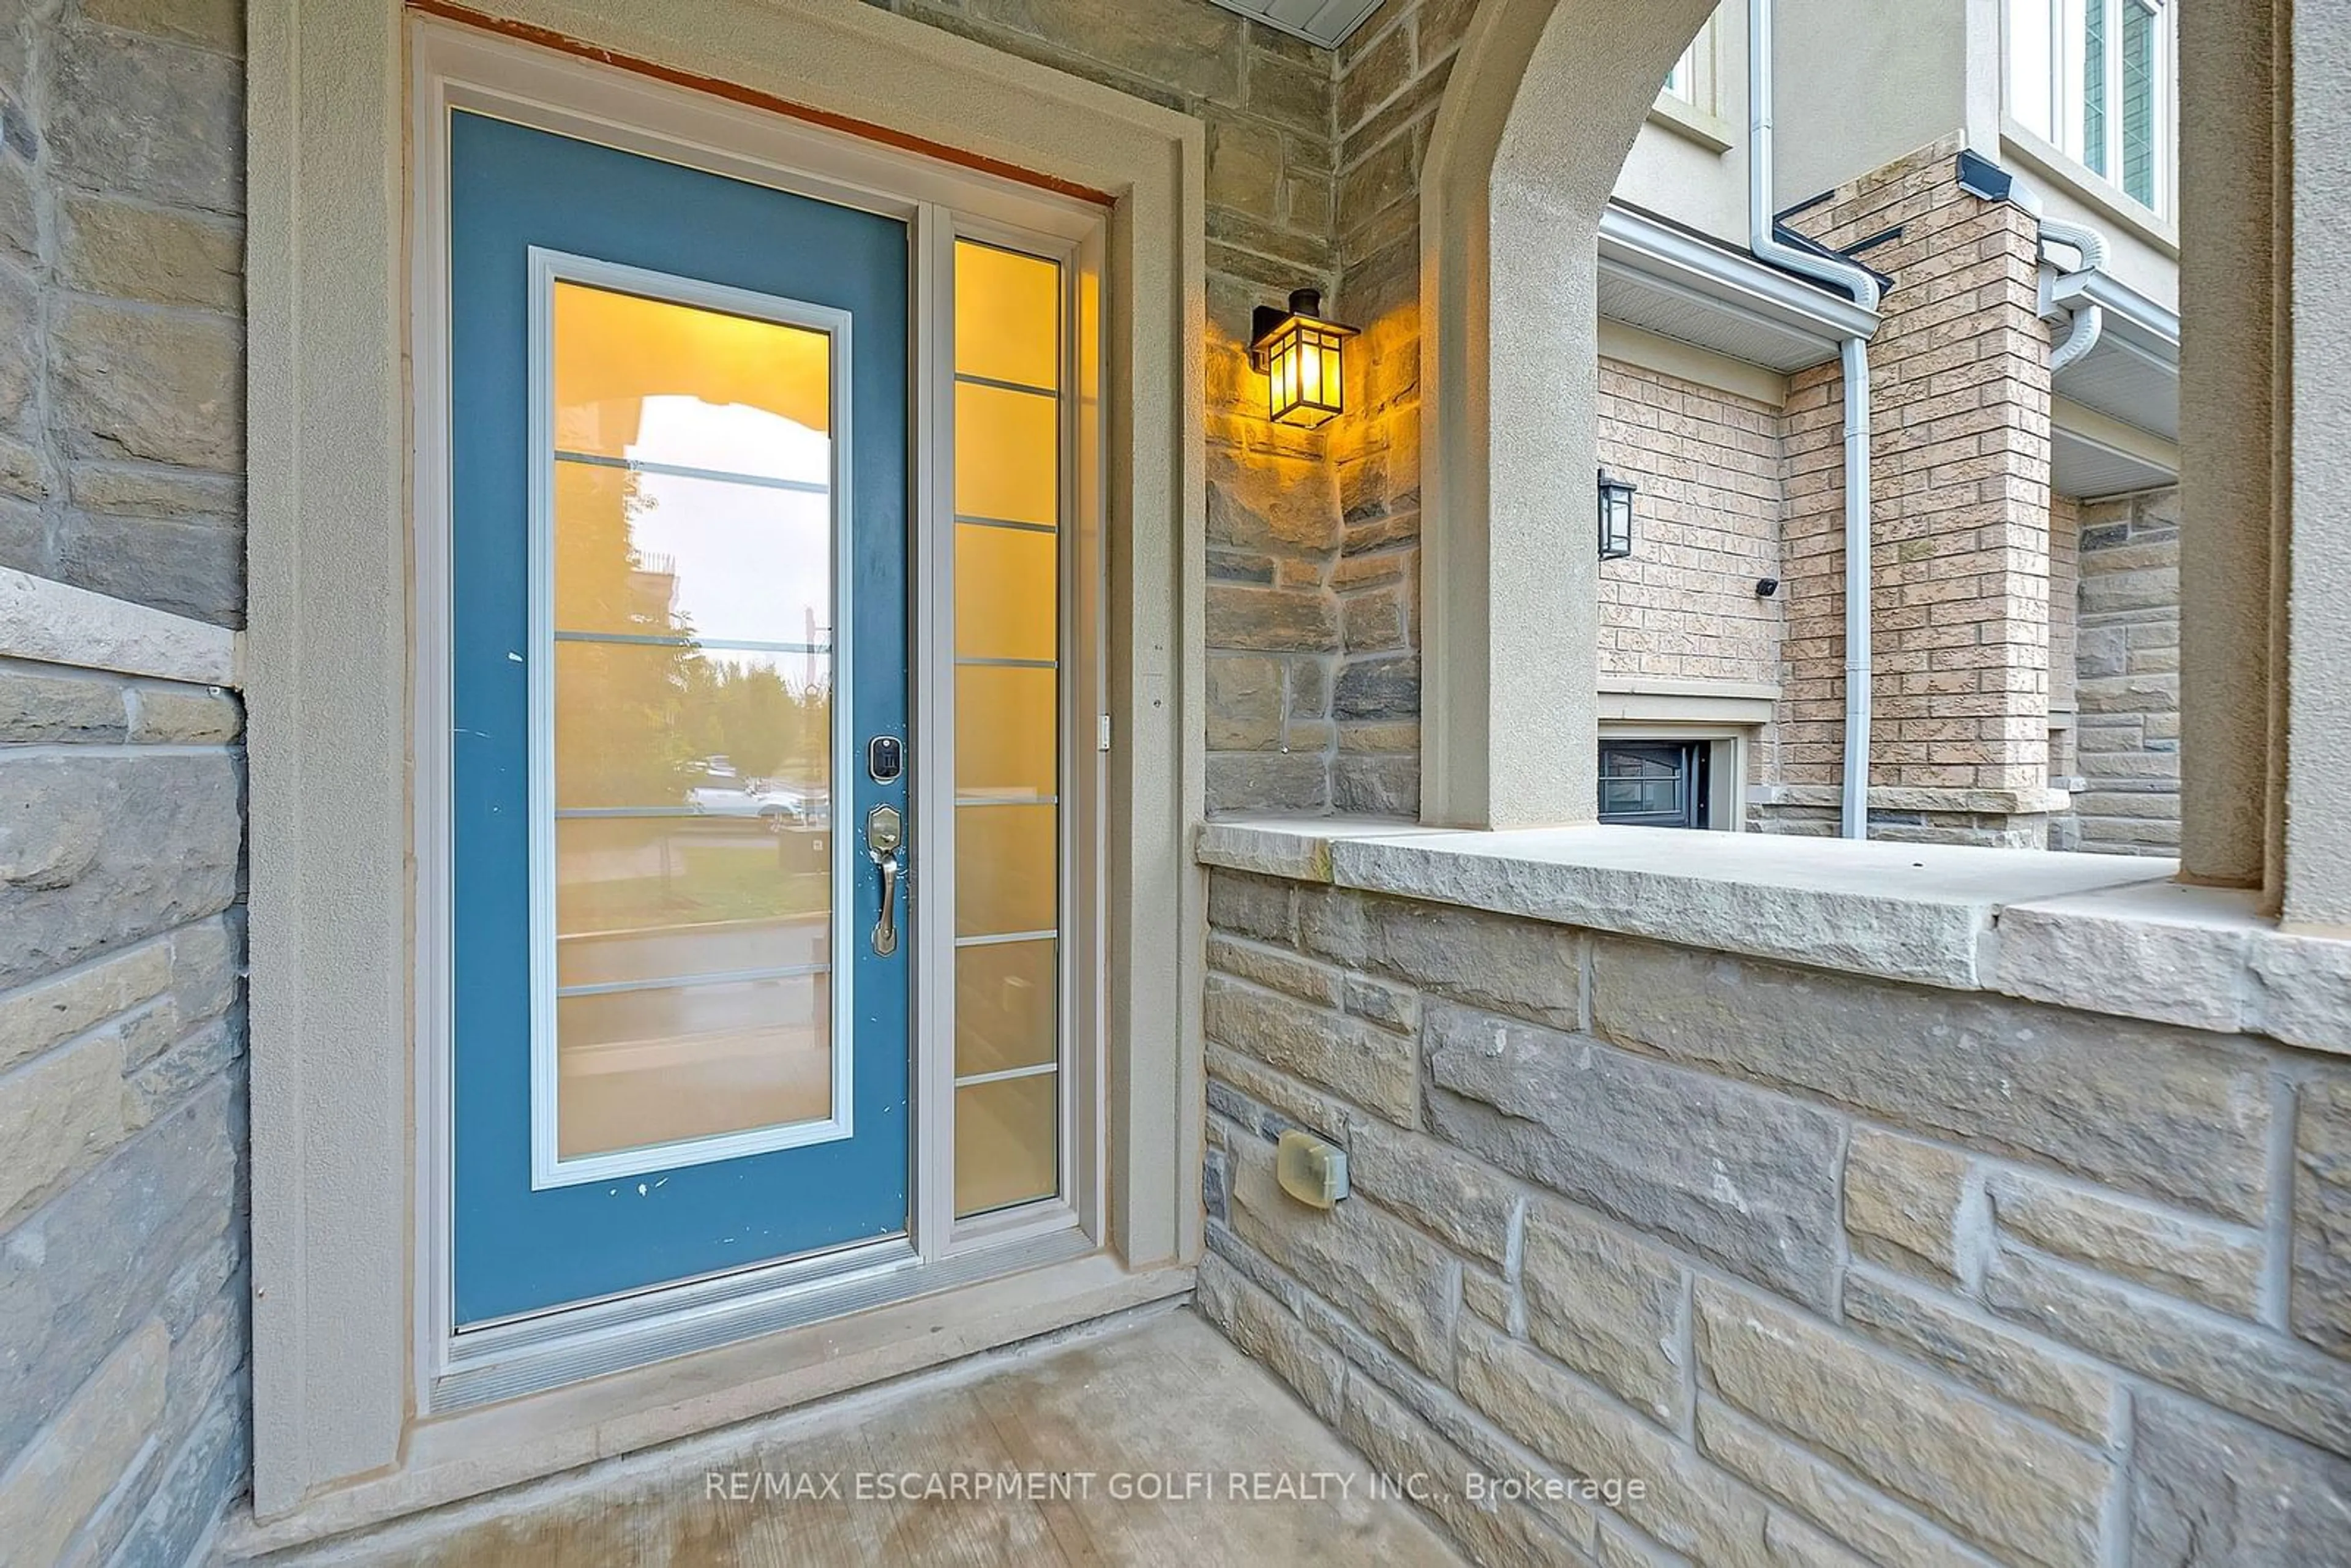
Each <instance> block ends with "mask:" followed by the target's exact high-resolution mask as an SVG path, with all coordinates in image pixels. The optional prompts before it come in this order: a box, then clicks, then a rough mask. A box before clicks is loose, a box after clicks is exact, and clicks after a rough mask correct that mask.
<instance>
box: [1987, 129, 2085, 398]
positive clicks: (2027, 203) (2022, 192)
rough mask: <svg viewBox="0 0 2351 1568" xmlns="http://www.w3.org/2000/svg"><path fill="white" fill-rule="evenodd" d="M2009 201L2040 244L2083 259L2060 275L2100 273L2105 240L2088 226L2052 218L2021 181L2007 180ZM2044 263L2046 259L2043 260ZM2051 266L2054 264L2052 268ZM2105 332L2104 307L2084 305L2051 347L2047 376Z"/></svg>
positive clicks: (2011, 178) (2035, 192)
mask: <svg viewBox="0 0 2351 1568" xmlns="http://www.w3.org/2000/svg"><path fill="white" fill-rule="evenodd" d="M2008 199H2009V200H2010V201H2011V202H2012V203H2014V204H2016V206H2017V208H2018V209H2019V210H2020V211H2022V213H2023V214H2024V215H2025V216H2026V217H2029V218H2031V219H2032V222H2033V224H2034V225H2035V226H2036V227H2037V228H2038V229H2039V230H2040V234H2041V243H2042V245H2043V246H2044V247H2045V246H2049V245H2051V244H2056V245H2063V246H2072V247H2073V248H2074V249H2075V250H2077V251H2079V252H2080V253H2081V255H2082V265H2081V266H2079V267H2067V268H2064V269H2062V273H2061V275H2062V276H2064V277H2074V276H2077V275H2078V274H2081V273H2085V272H2103V271H2105V267H2106V236H2105V235H2102V234H2100V233H2099V232H2098V231H2097V230H2095V229H2094V228H2092V227H2090V225H2087V224H2077V223H2071V222H2068V221H2067V220H2066V219H2064V218H2053V217H2051V216H2050V215H2049V212H2048V209H2047V208H2046V207H2045V206H2044V205H2043V203H2042V200H2041V193H2040V192H2038V191H2036V190H2034V189H2033V188H2032V186H2031V185H2028V184H2026V183H2024V182H2023V181H2022V180H2020V179H2017V178H2015V177H2014V176H2013V175H2011V177H2010V183H2009V187H2008ZM2044 259H2045V256H2044ZM2051 265H2052V266H2054V265H2055V264H2054V263H2052V264H2051ZM2105 329H2106V312H2105V307H2103V306H2100V305H2097V304H2095V303H2092V302H2089V301H2085V302H2084V303H2083V305H2082V308H2080V309H2078V310H2076V311H2074V313H2073V318H2072V320H2071V322H2070V324H2069V325H2068V326H2067V328H2066V330H2065V336H2064V338H2062V339H2060V340H2058V341H2057V342H2056V343H2054V344H2053V345H2052V346H2051V348H2050V350H2049V373H2050V374H2051V375H2052V376H2054V375H2055V374H2056V373H2057V372H2058V371H2062V370H2064V368H2065V367H2066V366H2068V365H2070V364H2072V363H2073V362H2074V361H2076V360H2078V359H2080V358H2081V357H2082V356H2083V355H2085V354H2086V353H2088V352H2089V351H2090V350H2092V349H2095V348H2096V347H2097V346H2098V336H2099V334H2100V333H2102V332H2104V331H2105Z"/></svg>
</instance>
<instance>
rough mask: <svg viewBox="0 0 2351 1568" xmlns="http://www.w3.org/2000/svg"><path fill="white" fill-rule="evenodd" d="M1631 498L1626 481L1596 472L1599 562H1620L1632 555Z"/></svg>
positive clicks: (1630, 486)
mask: <svg viewBox="0 0 2351 1568" xmlns="http://www.w3.org/2000/svg"><path fill="white" fill-rule="evenodd" d="M1633 496H1634V485H1633V482H1632V481H1631V480H1630V479H1612V478H1610V477H1609V476H1608V470H1607V469H1605V468H1603V469H1602V470H1601V471H1600V559H1602V560H1623V559H1625V557H1626V556H1628V555H1631V554H1632V553H1633Z"/></svg>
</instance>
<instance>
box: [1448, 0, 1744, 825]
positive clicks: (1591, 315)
mask: <svg viewBox="0 0 2351 1568" xmlns="http://www.w3.org/2000/svg"><path fill="white" fill-rule="evenodd" d="M1710 8H1711V7H1710V6H1709V5H1708V3H1707V0H1673V3H1672V4H1671V5H1656V6H1651V7H1645V8H1639V9H1635V10H1627V9H1625V8H1624V7H1621V6H1615V5H1611V4H1609V3H1608V0H1492V3H1490V4H1489V5H1485V6H1484V7H1483V8H1481V9H1480V11H1479V15H1478V19H1477V21H1476V22H1474V23H1473V24H1472V25H1471V27H1470V31H1469V34H1468V37H1466V38H1465V39H1464V41H1463V43H1462V46H1461V50H1460V53H1459V55H1458V57H1456V60H1455V63H1454V66H1453V70H1452V74H1451V76H1450V78H1449V79H1448V82H1447V87H1446V93H1445V103H1444V106H1443V108H1442V109H1441V110H1439V111H1438V114H1437V123H1436V127H1435V130H1434V131H1433V132H1432V134H1431V137H1430V142H1429V149H1428V153H1427V157H1426V162H1425V163H1424V166H1423V168H1422V172H1421V209H1420V224H1421V323H1422V331H1423V334H1424V340H1423V348H1422V365H1421V372H1422V377H1423V382H1424V386H1423V396H1422V404H1421V406H1422V411H1423V421H1422V446H1423V463H1424V465H1425V467H1424V472H1423V474H1422V507H1423V518H1424V524H1423V527H1424V541H1423V548H1424V552H1425V553H1424V556H1423V560H1422V571H1423V574H1424V575H1423V579H1422V615H1423V622H1424V624H1423V632H1422V637H1423V654H1424V664H1423V674H1422V691H1423V696H1422V714H1421V789H1420V794H1421V815H1422V818H1423V820H1424V821H1428V822H1431V823H1434V824H1441V825H1444V826H1447V827H1469V828H1523V827H1542V826H1562V825H1570V824H1576V823H1584V822H1590V821H1593V819H1594V818H1595V816H1596V815H1597V814H1598V804H1599V787H1598V771H1599V755H1598V751H1599V736H1600V710H1599V698H1598V692H1597V688H1598V685H1599V679H1600V674H1599V631H1600V611H1599V602H1598V577H1599V559H1598V558H1599V550H1598V546H1597V538H1596V529H1595V524H1594V513H1593V504H1594V490H1593V482H1594V476H1595V470H1594V464H1595V461H1596V458H1595V453H1596V429H1597V404H1598V402H1599V333H1598V326H1597V319H1598V312H1597V294H1598V283H1597V267H1598V260H1597V255H1596V250H1595V246H1596V242H1597V238H1598V235H1599V227H1600V214H1601V209H1602V208H1603V207H1604V205H1605V204H1606V203H1607V200H1608V193H1609V192H1610V190H1611V189H1612V188H1613V187H1614V184H1615V183H1616V176H1617V173H1618V172H1619V171H1620V170H1621V169H1622V168H1623V167H1624V162H1625V153H1626V152H1628V151H1629V150H1630V149H1631V147H1632V144H1633V138H1634V136H1635V134H1636V133H1637V132H1638V131H1639V130H1640V127H1641V124H1642V121H1643V120H1644V118H1645V117H1646V115H1647V113H1648V109H1649V105H1650V103H1651V101H1652V100H1653V99H1655V97H1656V89H1655V87H1654V86H1653V85H1651V84H1654V83H1656V82H1657V81H1659V80H1662V79H1663V78H1664V76H1665V72H1666V68H1667V66H1669V65H1670V64H1672V62H1673V60H1674V58H1675V57H1676V56H1677V55H1679V54H1680V53H1681V51H1682V49H1683V47H1685V46H1687V44H1688V42H1689V40H1690V38H1691V37H1692V36H1693V35H1695V34H1696V33H1697V31H1698V26H1699V25H1700V24H1701V23H1702V22H1704V21H1705V19H1706V16H1707V13H1708V10H1709V9H1710Z"/></svg>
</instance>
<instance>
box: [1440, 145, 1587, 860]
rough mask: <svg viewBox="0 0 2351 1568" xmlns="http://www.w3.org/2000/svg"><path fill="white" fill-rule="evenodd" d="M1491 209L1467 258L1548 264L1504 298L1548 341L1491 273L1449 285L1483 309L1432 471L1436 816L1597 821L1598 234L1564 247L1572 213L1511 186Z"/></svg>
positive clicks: (1445, 355) (1463, 326)
mask: <svg viewBox="0 0 2351 1568" xmlns="http://www.w3.org/2000/svg"><path fill="white" fill-rule="evenodd" d="M1486 215H1487V219H1488V222H1489V225H1490V226H1489V230H1488V234H1487V236H1486V237H1487V240H1488V242H1489V245H1488V247H1486V248H1487V255H1486V256H1464V257H1462V258H1461V259H1462V260H1463V261H1464V262H1466V263H1467V264H1468V267H1473V268H1478V269H1479V271H1480V272H1481V273H1482V269H1483V267H1484V265H1485V264H1486V263H1487V261H1488V259H1489V257H1492V256H1503V257H1514V258H1523V257H1527V256H1545V255H1547V256H1548V257H1549V259H1548V262H1547V264H1546V265H1544V266H1542V267H1539V268H1531V267H1527V266H1526V265H1525V263H1524V262H1523V261H1522V260H1513V261H1511V262H1510V263H1509V264H1508V265H1510V267H1512V270H1513V272H1514V273H1516V274H1524V273H1527V272H1531V271H1532V272H1539V273H1540V277H1523V276H1519V277H1512V278H1511V279H1510V280H1509V282H1508V283H1507V284H1506V285H1505V286H1504V287H1503V289H1502V290H1501V292H1502V294H1503V295H1504V296H1506V297H1507V298H1510V300H1511V301H1512V305H1513V309H1514V311H1515V309H1516V308H1517V307H1519V306H1520V305H1529V304H1532V303H1534V301H1535V300H1536V299H1538V298H1539V299H1540V300H1541V314H1540V315H1539V316H1538V317H1536V318H1535V319H1540V320H1541V321H1542V322H1543V323H1544V325H1545V329H1544V330H1542V331H1540V332H1528V331H1523V330H1511V329H1510V328H1509V326H1508V325H1507V324H1506V323H1500V322H1496V321H1494V320H1492V319H1490V317H1489V311H1490V310H1491V309H1492V308H1493V303H1494V299H1495V297H1496V291H1495V289H1494V288H1493V287H1492V280H1491V279H1490V278H1489V277H1483V276H1475V277H1461V276H1460V275H1459V274H1458V273H1456V274H1453V275H1452V277H1449V278H1448V281H1449V282H1457V283H1458V284H1459V286H1460V287H1462V288H1463V289H1464V291H1465V292H1468V293H1471V294H1474V295H1475V296H1477V297H1478V298H1474V299H1473V300H1470V301H1468V302H1465V304H1464V305H1463V306H1462V307H1460V308H1456V309H1455V310H1453V311H1451V312H1448V320H1449V321H1450V322H1451V323H1453V324H1454V325H1453V329H1451V330H1448V331H1445V332H1443V333H1441V334H1433V336H1436V337H1437V342H1436V343H1435V345H1434V346H1435V348H1436V350H1437V359H1436V371H1437V381H1438V384H1439V385H1440V386H1441V387H1442V388H1443V389H1444V392H1445V393H1447V394H1451V395H1440V397H1439V398H1437V399H1436V400H1432V402H1431V404H1430V406H1431V407H1432V408H1433V409H1434V410H1436V411H1437V412H1436V419H1437V421H1438V422H1441V423H1443V424H1444V425H1446V426H1448V427H1449V428H1447V429H1445V430H1444V432H1443V434H1440V435H1439V436H1438V438H1437V440H1436V441H1434V442H1430V443H1427V447H1428V450H1429V454H1430V457H1431V459H1432V465H1433V468H1434V471H1433V472H1432V473H1431V474H1429V475H1427V476H1425V477H1424V481H1423V483H1424V485H1425V486H1430V487H1432V488H1434V489H1435V491H1436V493H1437V497H1436V500H1435V503H1434V505H1433V507H1432V508H1431V510H1432V514H1433V517H1434V518H1435V522H1434V527H1435V528H1442V529H1443V530H1444V533H1443V537H1442V539H1441V541H1432V546H1431V548H1430V549H1429V552H1428V556H1427V564H1426V571H1427V576H1426V580H1425V588H1426V603H1425V605H1424V611H1423V612H1424V615H1425V617H1426V623H1425V624H1426V639H1427V650H1426V656H1427V664H1426V671H1427V675H1426V682H1427V688H1426V689H1427V695H1426V699H1425V702H1424V705H1423V706H1424V713H1423V716H1422V721H1421V722H1422V728H1421V733H1422V737H1423V741H1422V744H1423V751H1422V758H1421V812H1422V816H1423V819H1424V820H1425V821H1429V822H1432V823H1438V824H1442V825H1445V826H1447V827H1468V828H1520V827H1537V826H1559V825H1565V824H1571V823H1578V822H1589V821H1593V819H1594V817H1595V815H1596V812H1597V806H1598V796H1599V787H1598V777H1597V776H1598V766H1599V759H1598V747H1599V736H1600V708H1599V682H1600V666H1599V646H1600V605H1599V587H1598V578H1599V551H1598V545H1597V535H1596V532H1595V526H1594V521H1593V517H1594V513H1593V504H1594V503H1593V497H1594V490H1593V474H1594V472H1595V470H1594V467H1593V464H1594V462H1595V461H1596V459H1595V457H1594V451H1595V435H1594V431H1595V428H1596V418H1597V415H1596V404H1597V402H1598V400H1599V369H1598V353H1599V344H1598V334H1597V330H1596V328H1595V326H1594V322H1595V319H1596V318H1595V314H1594V310H1593V304H1594V299H1593V296H1594V293H1595V290H1596V284H1595V281H1594V279H1595V271H1594V267H1595V262H1594V249H1593V246H1594V240H1595V236H1596V227H1592V226H1587V227H1585V228H1584V229H1583V237H1582V241H1581V243H1580V244H1573V243H1571V244H1567V245H1562V243H1561V241H1562V235H1561V232H1560V230H1561V225H1560V224H1559V222H1558V220H1557V218H1556V216H1555V215H1553V214H1546V213H1544V212H1542V211H1541V207H1540V204H1537V203H1535V202H1533V201H1532V200H1531V196H1530V193H1527V192H1525V191H1523V190H1517V191H1511V190H1503V189H1498V190H1496V191H1495V192H1494V193H1493V199H1492V202H1491V204H1489V209H1488V213H1487V214H1486ZM1431 237H1432V238H1439V237H1440V236H1438V235H1431ZM1445 237H1451V236H1445ZM1440 243H1442V240H1441V239H1440Z"/></svg>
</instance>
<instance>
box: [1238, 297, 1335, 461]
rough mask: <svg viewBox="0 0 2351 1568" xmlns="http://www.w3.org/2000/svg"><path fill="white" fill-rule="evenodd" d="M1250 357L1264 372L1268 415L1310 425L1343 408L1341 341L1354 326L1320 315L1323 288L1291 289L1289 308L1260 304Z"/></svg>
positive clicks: (1285, 420) (1280, 422) (1306, 425)
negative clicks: (1280, 308) (1329, 319)
mask: <svg viewBox="0 0 2351 1568" xmlns="http://www.w3.org/2000/svg"><path fill="white" fill-rule="evenodd" d="M1256 329H1257V336H1256V338H1255V339H1254V340H1252V341H1251V342H1250V344H1249V362H1250V363H1252V364H1254V365H1255V366H1257V368H1258V369H1259V370H1261V371H1264V372H1265V389H1266V391H1265V400H1266V417H1267V418H1269V419H1271V420H1273V421H1274V422H1275V423H1278V424H1295V425H1301V426H1303V427H1305V428H1307V429H1309V430H1311V429H1312V428H1313V427H1314V426H1316V425H1318V424H1321V423H1323V422H1324V421H1326V420H1328V419H1330V418H1332V416H1333V415H1336V414H1341V413H1345V412H1346V386H1347V378H1346V365H1345V361H1344V358H1343V356H1344V353H1345V350H1344V349H1343V344H1344V343H1345V342H1346V340H1348V339H1350V338H1352V337H1353V336H1354V335H1355V329H1354V328H1353V327H1344V326H1342V325H1340V324H1339V323H1338V322H1336V321H1326V320H1324V319H1322V291H1321V290H1319V289H1313V288H1300V289H1296V290H1293V291H1292V292H1291V294H1290V308H1289V310H1287V311H1281V310H1277V309H1275V308H1272V307H1271V306H1267V305H1260V306H1259V307H1258V310H1257V320H1256Z"/></svg>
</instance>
